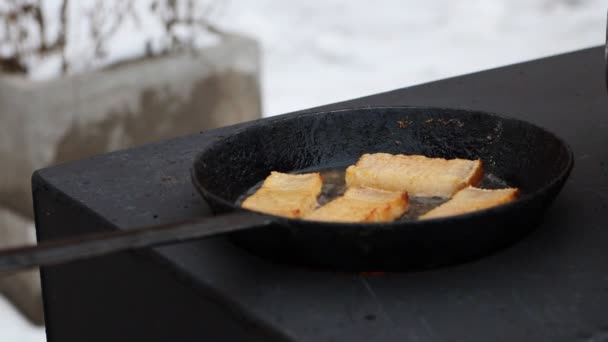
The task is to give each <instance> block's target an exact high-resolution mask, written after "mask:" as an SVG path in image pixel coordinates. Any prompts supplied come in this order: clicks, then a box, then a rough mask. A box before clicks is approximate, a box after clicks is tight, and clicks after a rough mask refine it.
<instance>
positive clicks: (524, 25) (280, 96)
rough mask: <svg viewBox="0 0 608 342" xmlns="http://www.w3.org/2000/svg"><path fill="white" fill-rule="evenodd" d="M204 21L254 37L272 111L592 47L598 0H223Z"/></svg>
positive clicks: (599, 18)
mask: <svg viewBox="0 0 608 342" xmlns="http://www.w3.org/2000/svg"><path fill="white" fill-rule="evenodd" d="M371 4H373V5H371ZM214 19H215V21H216V22H218V23H219V26H221V27H223V28H225V29H229V30H236V31H241V32H247V33H250V34H251V35H253V36H255V37H257V38H258V39H259V40H260V41H261V42H262V45H263V51H264V62H263V73H264V79H263V87H264V105H265V115H274V114H279V113H285V112H289V111H293V110H298V109H303V108H307V107H313V106H317V105H321V104H325V103H332V102H337V101H340V100H345V99H349V98H354V97H359V96H363V95H368V94H373V93H377V92H381V91H385V90H390V89H394V88H399V87H404V86H408V85H413V84H417V83H421V82H427V81H430V80H435V79H440V78H445V77H448V76H454V75H458V74H463V73H468V72H471V71H477V70H482V69H486V68H490V67H495V66H500V65H505V64H509V63H514V62H519V61H523V60H528V59H533V58H537V57H541V56H546V55H550V54H556V53H560V52H565V51H570V50H575V49H579V48H584V47H588V46H592V45H599V44H601V43H602V42H603V39H604V32H605V31H604V27H605V26H604V25H605V20H606V2H605V0H532V1H530V0H491V1H488V0H467V1H452V0H429V1H424V2H421V1H417V0H376V1H373V2H370V1H367V0H306V1H304V0H300V1H278V0H257V1H252V0H230V1H225V2H224V5H223V6H222V7H221V8H219V9H218V10H217V11H216V12H215V13H214Z"/></svg>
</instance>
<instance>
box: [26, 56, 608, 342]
mask: <svg viewBox="0 0 608 342" xmlns="http://www.w3.org/2000/svg"><path fill="white" fill-rule="evenodd" d="M404 67H405V66H404ZM603 67H604V65H603V48H593V49H587V50H582V51H579V52H575V53H571V54H566V55H561V56H557V57H552V58H547V59H542V60H538V61H533V62H529V63H524V64H518V65H513V66H509V67H505V68H499V69H495V70H490V71H486V72H481V73H476V74H472V75H467V76H463V77H457V78H453V79H448V80H444V81H439V82H434V83H430V84H425V85H421V86H416V87H412V88H407V89H400V90H395V91H391V92H388V93H384V94H379V95H374V96H370V97H366V98H362V99H357V100H353V101H348V102H344V103H339V104H334V105H330V106H326V107H324V108H325V109H334V108H347V107H360V106H367V105H434V106H450V107H458V108H470V109H482V110H489V111H494V112H499V113H504V114H507V115H510V116H514V117H517V118H522V119H525V120H528V121H531V122H533V123H536V124H539V125H542V126H544V127H547V128H549V129H550V130H553V131H554V132H555V133H557V134H558V135H560V136H561V137H563V138H564V139H565V140H566V141H568V142H569V143H570V144H571V146H572V148H573V150H574V152H575V155H576V156H577V160H576V165H575V168H574V171H573V174H572V177H571V179H570V181H569V182H568V184H567V185H566V187H565V188H564V190H563V191H562V193H561V195H560V196H559V198H558V200H557V201H556V202H555V204H554V205H553V207H552V208H551V209H550V210H549V212H548V214H547V217H546V219H545V221H544V224H543V225H542V226H541V227H539V229H538V230H537V231H535V232H534V233H533V234H532V235H531V236H529V237H527V238H526V239H524V240H523V241H521V242H519V243H517V244H516V245H514V246H513V247H511V248H509V249H507V250H504V251H501V252H499V253H497V254H495V255H492V256H490V257H487V258H484V259H481V260H478V261H475V262H472V263H468V264H463V265H460V266H456V267H450V268H445V269H439V270H433V271H426V272H418V273H409V274H371V275H359V274H348V273H339V272H323V271H316V270H307V269H301V268H295V267H288V266H282V265H273V264H270V263H268V262H267V261H265V260H262V259H259V258H257V257H254V256H251V255H248V254H246V253H245V252H243V251H241V250H239V249H237V248H236V247H234V246H233V245H232V244H230V243H229V242H227V241H226V240H224V239H214V240H207V241H200V242H193V243H187V244H182V245H176V246H170V247H163V248H158V249H154V250H148V251H141V252H137V253H135V252H129V253H120V254H116V255H113V256H108V257H101V258H97V259H93V260H88V261H82V262H77V263H74V264H69V265H63V266H54V267H49V268H47V269H46V270H44V272H43V282H44V296H45V310H46V315H47V333H48V340H49V341H51V342H70V341H78V342H81V341H89V342H92V341H147V342H151V341H169V340H171V341H221V340H237V341H250V340H251V341H258V340H259V341H272V340H276V341H287V340H291V341H349V342H354V341H573V340H582V341H596V340H597V341H600V340H602V339H605V338H608V318H607V317H608V316H607V315H606V309H605V308H606V307H607V306H608V273H607V272H606V270H608V227H607V223H608V210H607V207H608V96H607V95H606V92H605V87H604V74H603ZM305 112H307V111H303V112H299V113H293V114H288V115H299V114H301V113H305ZM266 120H273V118H271V119H266ZM246 125H247V124H243V125H240V126H235V127H229V128H223V129H218V130H214V131H210V132H203V133H201V134H198V135H194V136H188V137H183V138H178V139H175V140H170V141H164V142H160V143H157V144H153V145H147V146H143V147H140V148H135V149H131V150H126V151H120V152H117V153H112V154H106V155H102V156H98V157H95V158H92V159H88V160H83V161H79V162H75V163H71V164H67V165H62V166H57V167H53V168H49V169H45V170H42V171H40V172H38V173H37V174H35V176H34V179H33V185H34V195H35V209H36V219H37V226H38V235H39V239H40V240H47V239H51V238H55V237H62V236H68V235H72V234H78V233H84V232H91V231H103V230H111V229H128V228H129V227H134V226H140V225H145V224H150V223H169V222H174V221H176V220H181V219H185V218H192V217H195V216H198V215H206V214H208V210H207V208H206V206H205V204H204V203H202V201H201V199H200V198H199V196H198V195H197V194H196V192H195V190H194V189H193V187H192V186H191V184H190V181H189V166H190V162H191V160H192V158H193V156H194V154H195V153H196V152H197V151H198V150H199V148H200V147H201V146H203V145H204V144H208V143H209V142H211V141H213V140H214V139H217V137H219V136H223V135H227V134H231V133H232V132H234V131H236V130H238V129H239V128H242V127H244V126H246Z"/></svg>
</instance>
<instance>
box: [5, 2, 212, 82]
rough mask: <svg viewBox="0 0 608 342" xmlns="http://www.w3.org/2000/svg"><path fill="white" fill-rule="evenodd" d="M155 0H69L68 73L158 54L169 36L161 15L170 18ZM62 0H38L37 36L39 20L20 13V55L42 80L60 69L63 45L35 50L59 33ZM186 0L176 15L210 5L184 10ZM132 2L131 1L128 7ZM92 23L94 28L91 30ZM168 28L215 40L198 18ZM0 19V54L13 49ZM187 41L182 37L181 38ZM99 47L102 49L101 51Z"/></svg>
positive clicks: (195, 40)
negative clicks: (42, 28)
mask: <svg viewBox="0 0 608 342" xmlns="http://www.w3.org/2000/svg"><path fill="white" fill-rule="evenodd" d="M8 1H9V0H0V11H2V10H4V11H6V10H7V8H11V7H10V6H8ZM20 2H21V3H32V0H21V1H20ZM153 2H154V0H136V1H135V0H131V1H124V0H78V1H69V5H68V6H67V13H66V23H67V25H66V47H65V50H64V52H65V59H66V64H67V65H68V69H67V74H78V73H82V72H87V71H90V70H95V69H99V68H102V67H105V66H108V65H111V64H114V63H116V62H119V61H124V60H130V59H134V58H138V57H141V56H145V55H146V54H147V53H148V52H149V53H151V54H154V55H156V54H159V53H161V52H163V51H165V50H167V49H170V47H171V40H170V39H169V38H170V37H169V35H168V34H167V30H166V29H165V23H164V21H165V19H167V20H168V19H170V18H171V16H169V15H168V13H169V12H168V9H167V8H166V7H164V6H163V4H166V2H159V5H158V6H157V7H156V9H153V8H152V6H151V5H152V3H153ZM61 3H62V1H61V0H44V1H42V6H41V7H42V15H43V17H44V21H45V27H46V30H45V35H44V37H40V32H39V30H38V28H39V26H40V25H39V24H38V23H37V22H36V21H34V20H33V19H32V18H31V17H27V16H26V17H23V18H21V19H19V21H18V22H19V23H21V24H22V25H23V27H25V28H26V31H27V39H25V42H24V43H23V44H22V45H23V46H22V50H24V51H29V53H28V52H26V53H23V56H24V57H22V58H21V59H22V60H23V62H24V63H25V65H26V66H27V69H28V77H29V78H31V79H33V80H45V79H49V78H54V77H58V76H60V75H61V74H62V51H61V50H58V51H54V52H51V53H48V54H43V55H41V54H40V53H36V52H34V51H36V48H37V47H40V46H41V42H43V41H44V42H46V44H48V45H52V44H53V42H54V41H55V40H56V38H57V37H58V35H59V31H60V26H61V25H60V16H59V13H60V12H61V11H60V9H61ZM186 3H187V2H186V1H178V2H177V4H178V5H181V6H178V11H177V12H178V13H177V14H176V16H175V17H176V18H181V19H186V18H188V17H189V16H190V15H192V16H191V19H192V21H196V20H201V19H204V16H205V14H206V13H207V9H208V7H209V6H210V1H209V0H198V1H196V2H194V4H195V7H194V8H193V9H192V11H188V9H187V8H186V7H185V4H186ZM130 5H132V7H130ZM93 29H94V30H93ZM95 32H97V35H98V36H100V37H105V38H104V39H103V41H104V43H103V44H102V45H98V44H97V43H96V42H97V41H98V40H97V39H94V36H95ZM171 32H173V33H175V34H176V36H177V37H179V38H180V39H187V40H188V41H191V42H192V46H195V47H205V46H210V45H215V44H217V43H218V42H219V40H220V39H219V36H218V35H217V34H215V33H212V32H209V31H207V30H206V29H205V28H204V27H203V26H200V25H196V24H188V25H187V24H177V25H175V26H174V27H173V28H172V29H171ZM3 36H4V29H3V25H0V55H3V56H11V55H14V54H15V51H16V47H15V44H12V43H11V42H13V41H14V40H10V41H9V42H6V41H2V37H3ZM184 41H185V40H184ZM100 51H101V54H100V53H99V52H100Z"/></svg>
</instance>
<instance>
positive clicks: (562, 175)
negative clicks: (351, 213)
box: [191, 105, 574, 230]
mask: <svg viewBox="0 0 608 342" xmlns="http://www.w3.org/2000/svg"><path fill="white" fill-rule="evenodd" d="M382 109H395V110H399V109H407V110H434V111H442V110H444V111H451V112H454V111H456V112H462V113H466V114H481V115H484V116H487V117H493V118H497V119H500V120H503V121H504V120H508V121H513V122H518V123H521V124H524V125H527V126H532V127H534V128H535V129H538V130H540V131H543V132H545V133H547V134H548V135H550V136H551V137H552V138H553V139H555V140H556V141H558V142H559V143H560V145H561V146H563V147H564V148H565V150H566V155H567V160H566V165H565V167H564V168H563V169H562V170H561V171H560V172H559V174H558V175H556V176H554V177H553V178H552V179H551V180H549V181H548V182H547V183H546V184H545V185H544V186H542V187H540V188H539V189H537V190H535V191H534V192H532V193H529V194H526V195H525V196H522V197H520V198H518V199H517V200H515V201H513V202H510V203H507V204H502V205H499V206H495V207H491V208H487V209H482V210H477V211H474V212H470V213H465V214H459V215H454V216H447V217H438V218H430V219H425V220H416V221H391V222H366V223H360V222H327V221H314V220H304V219H298V218H287V217H281V216H275V215H271V214H267V213H262V212H257V211H253V210H249V209H246V208H243V207H240V206H237V205H236V204H235V203H233V202H231V201H228V200H226V199H224V198H221V197H219V196H217V195H216V194H214V193H212V192H210V191H208V190H207V189H206V188H205V187H203V186H202V185H201V184H200V182H199V181H198V177H197V176H196V170H195V168H194V165H193V166H191V178H192V182H193V184H194V185H195V187H196V188H197V190H198V192H199V193H200V194H201V195H203V197H204V198H206V197H210V198H212V199H213V200H214V201H216V202H218V203H221V204H222V205H224V206H226V207H230V208H231V209H232V212H236V211H246V212H250V213H253V214H257V215H264V216H267V217H269V218H270V219H272V220H273V221H275V222H281V223H285V224H290V223H297V224H311V225H319V224H322V225H323V226H327V227H331V228H332V229H356V228H373V229H379V230H382V229H394V228H397V227H398V228H400V229H403V228H407V227H412V228H414V227H416V226H420V225H425V226H426V225H428V224H444V223H453V222H462V221H470V220H474V219H476V218H479V217H484V216H487V215H492V214H494V213H496V214H498V213H504V212H508V211H510V210H511V209H513V208H515V207H517V206H520V205H522V204H524V203H525V202H527V201H530V200H531V198H533V197H536V196H538V195H540V194H543V193H546V192H547V191H549V190H550V189H552V188H554V187H555V186H556V185H558V184H559V183H560V182H565V180H566V179H567V178H568V176H569V174H570V172H571V171H572V169H573V167H574V153H573V150H572V148H571V147H570V145H569V144H568V143H567V142H566V141H565V140H564V139H562V138H561V137H560V136H558V135H557V134H555V133H554V132H553V131H551V130H549V129H547V128H545V127H542V126H540V125H537V124H535V123H532V122H529V121H526V120H522V119H517V118H513V117H510V116H508V115H505V114H500V113H496V112H489V111H485V110H480V109H470V108H458V107H438V106H421V105H411V106H409V105H404V106H363V107H347V108H340V109H334V110H325V111H311V112H304V113H300V114H297V113H295V115H294V114H284V115H280V116H278V117H275V118H270V120H268V121H267V123H268V124H275V123H279V122H283V121H288V120H293V119H295V118H301V117H309V116H317V115H330V114H334V113H343V112H349V111H374V110H382ZM256 121H257V122H259V121H258V120H256ZM255 128H257V126H249V127H245V128H243V129H242V130H239V131H237V132H234V133H233V134H230V135H228V136H223V137H222V138H221V139H218V140H216V141H214V142H213V143H212V144H211V145H209V146H207V147H206V148H207V149H208V148H210V147H211V146H213V145H216V144H219V143H222V142H224V141H225V140H227V139H234V138H236V137H237V136H239V135H241V134H244V133H246V132H247V131H249V130H251V129H255ZM204 153H205V151H201V152H199V153H197V154H196V156H195V158H194V161H195V163H196V161H198V160H201V156H202V155H203V154H204Z"/></svg>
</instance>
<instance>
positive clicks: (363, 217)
mask: <svg viewBox="0 0 608 342" xmlns="http://www.w3.org/2000/svg"><path fill="white" fill-rule="evenodd" d="M408 206H409V197H408V195H407V193H405V192H393V191H385V190H379V189H372V188H365V187H353V188H349V189H348V190H347V191H346V193H345V194H344V195H343V196H340V197H338V198H336V199H334V200H332V201H330V202H329V203H327V204H326V205H324V206H322V207H320V208H318V209H316V210H315V211H313V212H311V213H310V214H309V215H306V216H304V218H305V219H307V220H313V221H327V222H390V221H393V220H395V219H397V218H398V217H400V216H401V215H403V213H405V212H406V211H407V209H408Z"/></svg>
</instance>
